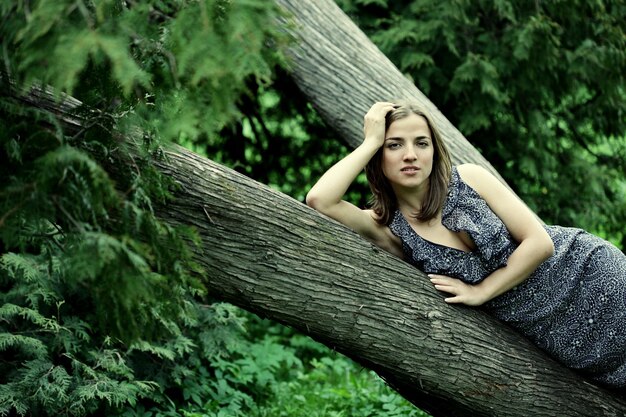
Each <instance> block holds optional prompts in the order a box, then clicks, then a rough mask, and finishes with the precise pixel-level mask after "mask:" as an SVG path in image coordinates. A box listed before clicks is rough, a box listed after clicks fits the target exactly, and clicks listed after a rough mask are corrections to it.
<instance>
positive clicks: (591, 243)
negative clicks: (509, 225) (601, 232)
mask: <svg viewBox="0 0 626 417" xmlns="http://www.w3.org/2000/svg"><path fill="white" fill-rule="evenodd" d="M442 223H443V225H444V226H445V227H446V228H448V229H450V230H452V231H454V232H458V231H465V232H467V233H468V234H469V236H470V237H471V238H472V240H473V241H474V243H475V245H476V249H475V250H474V251H472V252H464V251H461V250H459V249H455V248H449V247H446V246H442V245H439V244H436V243H433V242H430V241H427V240H425V239H423V238H421V237H420V236H419V235H418V234H417V233H416V232H415V231H414V230H413V229H412V228H411V226H410V225H409V223H408V222H407V220H406V219H405V217H404V216H403V215H402V213H401V212H400V211H399V210H398V211H396V213H395V214H394V216H393V219H392V221H391V223H390V225H389V227H390V229H391V231H392V232H393V233H394V234H395V235H396V236H398V237H399V238H400V239H401V240H402V246H403V251H404V255H405V258H406V259H407V260H408V261H409V262H410V263H411V264H413V265H414V266H416V267H417V268H419V269H420V270H422V271H424V272H426V273H433V274H442V275H447V276H450V277H455V278H459V279H461V280H463V281H465V282H467V283H471V284H475V283H478V282H480V281H481V280H482V279H484V278H485V277H486V276H487V275H489V274H490V273H491V272H493V271H494V270H496V269H498V268H501V267H503V266H505V265H506V263H507V259H508V257H509V256H510V255H511V253H512V252H513V251H514V250H515V248H516V247H517V245H518V244H517V243H516V242H515V240H514V239H513V238H512V237H511V234H510V233H509V231H508V230H507V229H506V227H505V225H504V224H503V223H502V221H501V220H500V219H499V218H498V216H496V215H495V214H494V213H493V211H491V209H490V208H489V206H488V205H487V203H486V202H485V200H483V199H482V198H481V197H480V195H479V194H478V193H477V192H476V191H474V189H472V188H471V187H470V186H469V185H467V184H466V183H464V182H463V180H462V179H461V177H460V176H459V174H458V172H457V170H456V168H453V170H452V177H451V179H450V184H449V188H448V195H447V198H446V201H445V203H444V207H443V212H442ZM545 229H546V231H547V232H548V234H549V235H550V237H551V238H552V240H553V242H554V248H555V251H554V255H553V256H552V257H550V258H549V259H547V260H546V261H545V262H543V263H542V264H541V265H540V266H539V268H538V269H537V270H536V271H535V272H534V273H533V274H532V275H531V276H530V277H529V278H528V279H527V280H525V281H524V282H522V283H521V284H519V285H518V286H517V287H515V288H513V289H511V290H509V291H507V292H506V293H504V294H502V295H500V296H499V297H496V298H494V299H492V300H491V301H489V302H488V303H486V304H485V305H484V307H485V308H486V309H487V311H489V312H490V313H491V314H492V315H493V316H495V317H497V318H498V319H500V320H502V321H504V322H506V323H508V324H509V325H511V326H512V327H514V328H516V329H517V330H518V331H520V332H521V333H522V334H524V335H525V336H526V337H528V338H529V339H530V340H531V341H532V342H534V343H535V344H536V345H537V346H539V347H540V348H541V349H543V350H545V351H546V352H548V353H549V354H550V355H552V356H553V357H554V358H555V359H557V360H559V361H560V362H562V363H563V364H565V365H566V366H568V367H570V368H573V369H575V370H578V371H580V372H581V373H583V374H585V375H586V376H587V377H589V378H591V379H593V380H595V381H597V382H599V383H601V384H605V385H608V386H613V387H626V256H625V255H624V254H623V253H622V252H621V251H620V250H619V249H617V248H616V247H615V246H614V245H612V244H611V243H609V242H607V241H605V240H603V239H601V238H599V237H597V236H594V235H592V234H589V233H587V232H585V231H584V230H581V229H575V228H569V227H559V226H545Z"/></svg>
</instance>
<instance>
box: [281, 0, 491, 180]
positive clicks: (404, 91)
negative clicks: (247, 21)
mask: <svg viewBox="0 0 626 417" xmlns="http://www.w3.org/2000/svg"><path fill="white" fill-rule="evenodd" d="M275 1H276V2H277V3H278V4H279V5H281V6H282V7H283V8H284V9H285V10H287V12H288V13H289V14H290V19H292V20H293V23H295V26H294V27H293V28H294V29H293V30H292V32H291V34H292V35H293V36H294V37H295V38H296V41H297V45H296V46H295V47H293V48H292V49H291V54H290V58H291V76H292V78H293V79H294V80H295V82H296V84H297V85H298V87H299V88H300V90H301V91H302V92H303V93H304V95H305V96H306V97H307V98H308V99H309V101H310V102H311V103H312V104H313V106H314V107H315V108H316V110H317V111H318V112H319V114H320V115H321V116H322V118H323V119H324V120H325V121H326V123H327V124H328V126H331V127H333V128H334V129H335V130H336V131H337V133H338V136H339V138H341V139H342V140H344V141H345V142H346V143H347V144H348V145H350V146H352V147H357V146H358V145H360V144H361V142H362V141H363V116H365V113H366V112H367V110H368V109H369V107H370V106H371V105H372V104H373V103H374V102H376V101H393V99H402V98H408V99H412V100H413V101H415V102H417V103H419V104H421V105H422V107H423V108H424V109H426V110H427V111H428V112H429V113H430V114H431V115H432V116H433V119H434V121H435V123H436V124H437V127H438V128H440V130H441V133H442V135H443V136H444V140H445V141H446V144H447V145H448V146H449V148H450V150H451V153H452V159H453V162H454V163H455V164H460V163H469V162H471V163H475V164H478V165H481V166H483V167H485V168H487V169H488V170H490V171H491V172H492V173H493V174H494V175H495V176H497V177H498V178H500V179H502V178H501V177H500V175H499V174H498V172H497V171H496V170H495V169H494V168H493V167H492V166H491V164H489V162H488V161H487V160H486V159H485V158H484V157H483V156H482V155H481V154H480V153H479V152H478V151H477V150H476V149H475V148H474V147H473V146H472V145H471V144H470V143H469V142H468V141H467V139H465V137H464V136H463V135H462V134H461V133H460V132H459V131H458V130H457V129H456V128H455V127H454V126H453V125H452V124H451V123H450V122H449V121H448V119H446V117H445V116H444V115H443V114H442V113H441V112H440V111H439V110H438V109H437V107H436V106H435V105H434V104H433V103H432V102H431V101H430V100H429V99H428V98H427V97H426V96H425V95H424V94H422V92H421V91H419V90H418V89H417V87H416V86H415V85H414V84H413V82H412V81H411V80H409V79H408V78H406V77H405V76H404V75H403V74H402V73H401V72H400V71H399V70H398V69H397V68H396V67H395V65H394V64H393V63H392V62H391V61H389V59H388V58H387V57H386V56H385V55H384V54H383V53H382V52H381V51H380V50H379V49H378V48H377V47H376V45H374V44H373V43H372V42H371V41H370V40H369V38H368V37H367V36H366V35H365V34H364V33H363V32H362V31H361V30H360V29H359V28H358V27H357V26H356V25H355V24H354V22H352V20H350V18H349V17H348V16H346V14H345V13H344V12H343V11H342V10H341V9H340V8H339V7H338V6H337V5H336V4H335V2H334V1H332V0H316V1H308V0H275ZM287 27H290V26H287Z"/></svg>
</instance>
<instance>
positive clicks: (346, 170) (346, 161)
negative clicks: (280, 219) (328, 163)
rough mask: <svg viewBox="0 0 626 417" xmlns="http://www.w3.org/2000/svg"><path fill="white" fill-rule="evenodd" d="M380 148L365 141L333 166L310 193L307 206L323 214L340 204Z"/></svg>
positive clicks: (373, 143) (372, 142)
mask: <svg viewBox="0 0 626 417" xmlns="http://www.w3.org/2000/svg"><path fill="white" fill-rule="evenodd" d="M379 147H380V145H378V144H376V143H375V142H374V141H368V140H365V141H364V142H363V143H362V144H361V145H360V146H359V147H358V148H356V149H355V150H354V151H352V153H350V154H349V155H348V156H346V157H345V158H343V159H342V160H341V161H339V162H337V163H336V164H335V165H333V166H332V167H331V168H330V169H329V170H328V171H326V173H324V175H322V177H321V178H320V179H319V180H318V181H317V183H316V184H315V185H314V186H313V188H311V190H310V191H309V192H308V194H307V196H306V202H307V204H308V205H309V206H311V207H313V208H315V209H316V210H318V211H321V212H324V209H325V208H326V207H330V206H333V205H336V204H339V202H340V201H341V200H342V198H343V196H344V195H345V193H346V191H347V190H348V188H349V187H350V184H352V182H353V181H354V179H355V178H356V177H357V175H359V174H360V173H361V172H362V171H363V169H364V168H365V165H367V163H368V162H369V160H370V159H372V157H373V156H374V154H376V151H377V150H378V149H379Z"/></svg>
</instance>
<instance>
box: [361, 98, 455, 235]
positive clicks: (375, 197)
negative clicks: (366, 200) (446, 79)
mask: <svg viewBox="0 0 626 417" xmlns="http://www.w3.org/2000/svg"><path fill="white" fill-rule="evenodd" d="M395 103H396V104H398V108H396V109H395V110H393V111H391V112H389V113H387V116H386V117H385V132H386V131H387V129H389V126H390V125H391V123H393V122H395V121H396V120H400V119H403V118H405V117H408V116H409V115H411V114H416V115H418V116H422V117H423V118H424V119H426V123H427V124H428V127H429V129H430V133H431V135H432V141H433V146H434V147H435V153H434V155H433V170H432V173H431V174H430V181H429V188H428V191H427V193H426V198H425V199H424V201H423V203H422V207H421V209H420V210H419V211H418V212H417V213H415V214H414V215H415V218H416V219H418V220H421V221H425V220H430V219H433V218H435V217H436V216H437V213H439V210H441V208H442V206H443V203H444V201H445V199H446V193H447V192H448V182H449V181H450V173H451V171H452V162H451V161H450V154H449V152H448V148H447V147H446V145H445V143H444V141H443V139H442V137H441V133H439V130H438V129H437V126H436V125H435V124H434V123H433V122H432V118H431V116H430V115H428V114H427V113H426V112H425V111H424V110H423V109H421V108H420V107H418V106H417V105H416V104H414V103H410V102H398V101H396V102H395ZM382 160H383V147H382V146H381V147H380V149H379V150H378V151H377V152H376V154H375V155H374V156H373V157H372V159H371V160H370V161H369V163H368V164H367V165H366V166H365V174H366V175H367V181H368V182H369V185H370V189H371V190H372V199H371V200H370V206H371V208H372V209H373V210H374V213H376V215H377V216H378V219H377V221H378V223H380V224H384V225H388V224H389V223H390V222H391V218H392V216H393V213H394V212H395V211H396V209H397V208H398V199H397V198H396V194H395V193H394V191H393V188H392V187H391V184H390V183H389V180H388V179H387V177H385V174H383V168H382Z"/></svg>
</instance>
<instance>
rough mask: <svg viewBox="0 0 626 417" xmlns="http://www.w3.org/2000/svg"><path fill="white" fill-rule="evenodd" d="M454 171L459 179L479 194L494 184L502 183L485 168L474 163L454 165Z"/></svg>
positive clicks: (499, 184) (487, 190)
mask: <svg viewBox="0 0 626 417" xmlns="http://www.w3.org/2000/svg"><path fill="white" fill-rule="evenodd" d="M456 171H457V172H458V175H459V177H460V179H461V180H462V181H463V182H464V183H465V184H467V185H469V186H470V187H471V188H473V189H474V190H475V191H476V192H478V193H479V194H481V195H482V194H483V193H484V192H489V189H490V188H492V187H494V186H501V185H502V183H501V182H500V180H499V179H497V178H496V177H495V176H494V175H493V174H492V173H491V172H489V171H488V170H487V169H486V168H484V167H482V166H480V165H476V164H461V165H457V166H456Z"/></svg>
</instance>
